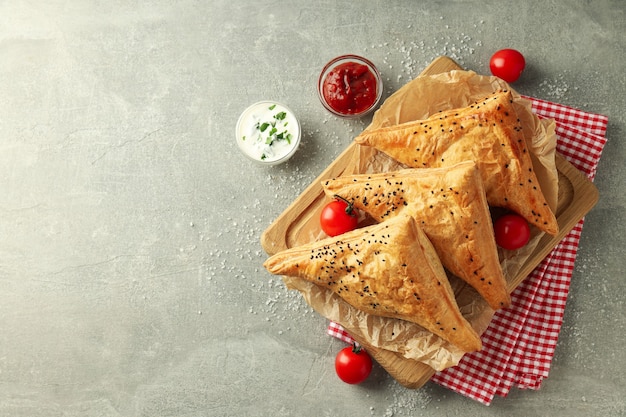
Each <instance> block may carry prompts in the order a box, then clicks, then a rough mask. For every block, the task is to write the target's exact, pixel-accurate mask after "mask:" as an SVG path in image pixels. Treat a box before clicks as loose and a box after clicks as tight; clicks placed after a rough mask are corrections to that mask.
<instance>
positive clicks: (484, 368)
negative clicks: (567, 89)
mask: <svg viewBox="0 0 626 417" xmlns="http://www.w3.org/2000/svg"><path fill="white" fill-rule="evenodd" d="M526 98H528V99H529V100H531V101H532V104H533V111H534V112H535V113H536V114H537V115H538V116H539V117H543V118H551V119H554V120H555V121H556V135H557V151H558V152H559V153H561V154H562V155H563V156H564V157H565V158H566V159H567V160H569V162H571V163H572V164H573V165H574V166H575V167H576V168H578V169H579V170H580V171H582V172H583V173H584V174H586V175H587V177H588V178H589V179H590V180H593V179H594V177H595V174H596V169H597V167H598V162H599V160H600V156H601V154H602V149H603V148H604V145H605V144H606V137H605V135H606V129H607V124H608V118H607V117H606V116H603V115H600V114H593V113H587V112H584V111H581V110H578V109H574V108H572V107H568V106H564V105H561V104H556V103H551V102H548V101H544V100H540V99H535V98H532V97H526ZM582 226H583V220H581V221H580V222H579V223H578V224H577V225H576V226H575V227H574V228H573V229H572V230H571V231H570V232H569V234H567V235H566V236H565V237H564V238H563V240H562V241H561V242H560V243H559V245H558V246H557V247H556V248H554V250H553V251H552V252H551V253H550V254H549V255H548V256H547V257H546V258H545V259H544V260H543V261H542V262H541V263H540V264H539V265H538V266H537V268H536V269H535V270H534V271H533V272H532V273H531V274H530V275H529V276H528V278H526V279H525V280H524V281H523V282H522V283H521V284H520V285H519V286H518V287H517V289H516V290H515V291H514V292H513V293H512V294H511V298H512V304H511V307H510V308H507V309H505V310H500V311H498V312H497V313H496V314H495V315H494V317H493V320H492V321H491V324H490V325H489V327H488V328H487V330H486V331H485V332H484V333H483V335H482V341H483V349H482V350H481V351H480V352H474V353H471V354H467V355H465V356H464V357H463V359H462V360H461V362H460V363H459V364H458V365H457V366H455V367H452V368H448V369H446V370H444V371H441V372H437V373H436V374H435V375H433V377H432V379H431V380H432V381H433V382H435V383H437V384H439V385H442V386H444V387H447V388H449V389H451V390H453V391H455V392H457V393H459V394H461V395H464V396H467V397H469V398H472V399H474V400H476V401H479V402H481V403H483V404H485V405H489V404H491V402H492V400H493V398H494V396H495V395H498V396H501V397H506V396H507V394H508V393H509V391H510V390H511V388H512V387H517V388H521V389H535V390H536V389H539V388H540V387H541V382H542V381H543V380H544V378H546V377H547V376H548V372H549V371H550V364H551V362H552V357H553V355H554V350H555V347H556V343H557V339H558V337H559V332H560V330H561V324H562V321H563V313H564V310H565V303H566V301H567V296H568V292H569V286H570V280H571V277H572V273H573V271H574V261H575V260H576V253H577V250H578V242H579V240H580V234H581V232H582ZM327 331H328V334H330V335H331V336H334V337H337V338H339V339H341V340H344V341H345V342H347V343H352V341H353V339H352V338H351V337H350V335H349V334H348V333H347V332H345V330H344V329H343V328H342V327H341V326H340V325H339V324H337V323H334V322H331V323H330V324H329V326H328V329H327Z"/></svg>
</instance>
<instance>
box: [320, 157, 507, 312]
mask: <svg viewBox="0 0 626 417" xmlns="http://www.w3.org/2000/svg"><path fill="white" fill-rule="evenodd" d="M322 187H323V188H324V192H325V193H326V194H327V195H329V196H333V195H339V196H341V197H343V198H345V199H347V200H349V201H353V203H354V207H356V208H358V209H361V210H364V211H365V212H367V213H368V214H369V215H370V216H372V217H373V218H374V219H376V220H377V221H384V220H386V219H388V218H391V217H394V216H396V215H398V214H400V213H404V214H409V215H411V216H413V217H414V218H415V219H416V220H417V222H418V225H419V226H420V227H421V228H422V229H423V230H424V232H425V233H426V235H427V236H428V238H429V239H430V241H431V242H432V244H433V246H434V247H435V250H436V252H437V254H438V255H439V258H440V259H441V262H442V263H443V266H444V267H446V268H447V269H448V270H449V271H450V272H451V273H453V274H454V275H456V276H457V277H459V278H461V279H462V280H464V281H465V282H467V283H468V284H470V285H471V286H472V287H474V288H475V289H476V290H477V291H478V292H479V293H480V294H481V295H482V296H483V298H485V300H486V301H487V302H488V303H489V305H490V306H491V307H492V308H493V309H494V310H495V309H498V308H503V307H507V306H508V305H509V304H510V297H509V293H508V291H507V289H506V280H505V279H504V275H503V273H502V268H501V266H500V262H499V259H498V250H497V247H496V242H495V238H494V233H493V224H492V222H491V216H490V213H489V206H488V205H487V200H486V197H485V191H484V188H483V183H482V180H481V178H480V174H479V172H478V170H477V168H476V164H474V163H473V162H472V161H466V162H463V163H460V164H456V165H454V166H451V167H445V168H422V169H415V168H412V169H404V170H400V171H394V172H388V173H376V174H357V175H351V176H341V177H338V178H335V179H332V180H328V181H325V182H323V183H322Z"/></svg>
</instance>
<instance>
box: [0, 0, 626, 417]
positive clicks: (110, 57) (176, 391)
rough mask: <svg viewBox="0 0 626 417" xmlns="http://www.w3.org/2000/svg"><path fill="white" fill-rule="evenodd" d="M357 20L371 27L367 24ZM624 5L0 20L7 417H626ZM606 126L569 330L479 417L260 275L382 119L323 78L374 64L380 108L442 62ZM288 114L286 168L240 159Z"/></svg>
mask: <svg viewBox="0 0 626 417" xmlns="http://www.w3.org/2000/svg"><path fill="white" fill-rule="evenodd" d="M365 4H367V5H365ZM625 8H626V7H625V3H624V2H623V1H621V0H612V1H611V0H598V1H581V2H578V1H555V0H547V1H546V0H541V1H539V0H532V1H528V2H518V1H495V0H487V1H460V0H459V1H420V2H413V1H408V0H407V1H390V2H388V1H372V2H367V3H365V2H334V1H321V0H312V1H311V0H308V1H301V0H298V1H292V2H276V1H267V0H256V1H223V0H217V1H208V0H207V1H189V0H186V1H175V2H172V1H161V0H158V1H154V2H147V3H143V2H139V4H138V3H137V2H126V1H115V2H100V1H90V0H78V1H63V2H59V1H50V2H26V1H16V2H8V1H2V2H0V184H1V190H2V192H1V193H0V297H1V301H0V416H34V417H37V416H226V415H228V416H266V415H272V416H276V417H278V416H283V415H284V416H292V415H293V416H340V415H350V416H352V415H354V416H369V415H373V416H392V415H393V416H410V415H424V416H431V415H432V416H435V415H437V416H438V415H465V416H479V415H480V416H482V415H508V416H528V415H537V416H556V415H567V416H569V417H575V416H598V415H602V416H617V415H624V413H625V404H624V392H625V391H624V386H625V384H626V379H625V377H624V370H625V369H626V358H625V354H624V347H623V341H624V332H625V330H626V329H625V328H624V323H625V313H624V311H625V308H624V301H623V300H624V290H625V283H624V282H625V281H624V276H623V271H624V270H626V256H625V255H626V253H625V250H624V240H625V234H624V223H625V218H624V213H625V212H626V211H625V205H626V201H625V198H624V193H623V190H624V185H625V183H626V170H625V169H624V161H625V151H626V147H625V145H624V143H625V141H624V137H625V135H626V129H625V123H626V121H625V118H624V109H625V108H626V105H625V104H626V103H625V100H624V97H625V96H626V88H625V75H624V74H625V72H624V70H625V64H626V60H625V58H624V43H625V41H626V39H625V35H624V34H625V33H626V22H625V15H624V11H625ZM503 47H513V48H517V49H520V50H522V51H523V52H524V54H525V55H526V58H527V62H528V69H527V71H526V72H525V74H524V76H523V78H522V79H521V80H520V82H518V83H517V84H516V85H515V87H516V88H517V89H518V90H519V91H520V92H521V93H524V94H529V95H533V96H536V97H539V98H543V99H547V100H553V101H558V102H561V103H563V104H567V105H571V106H575V107H579V108H582V109H585V110H588V111H592V112H597V113H603V114H606V115H608V116H609V118H610V125H609V130H608V137H609V141H608V144H607V145H606V148H605V152H604V155H603V158H602V160H601V163H600V167H599V170H598V174H597V178H596V184H597V186H598V188H599V190H600V194H601V199H600V202H599V203H598V205H597V206H596V207H595V208H594V210H593V211H592V212H591V213H590V214H589V215H588V216H587V223H586V225H585V228H584V231H583V237H582V240H581V245H580V251H579V256H578V260H577V263H576V269H575V274H574V277H573V283H572V289H571V294H570V298H569V301H568V307H567V310H566V314H565V322H564V326H563V331H562V334H561V337H560V340H559V344H558V348H557V351H556V357H555V359H554V362H553V364H552V371H551V374H550V377H549V378H548V379H547V380H546V381H545V382H544V384H543V387H542V388H541V390H539V391H517V390H514V391H513V392H512V393H511V394H510V396H509V397H508V398H506V399H496V400H495V401H494V403H493V404H492V405H491V406H490V407H488V408H487V407H484V406H482V405H479V404H478V403H475V402H473V401H471V400H469V399H466V398H463V397H461V396H459V395H457V394H454V393H452V392H450V391H447V390H446V389H443V388H441V387H438V386H436V385H434V384H427V385H426V386H425V387H424V388H423V389H421V390H418V391H412V390H407V389H404V388H402V387H401V386H399V385H398V384H397V383H396V382H394V381H393V379H391V378H390V377H389V376H388V375H387V374H386V373H385V372H384V371H383V370H382V369H381V368H380V367H378V366H376V367H375V369H374V372H373V374H372V376H371V377H370V379H369V380H368V382H367V383H365V384H364V385H362V386H357V387H355V386H348V385H345V384H342V383H340V382H339V381H338V379H337V378H336V376H335V374H334V370H333V359H334V355H335V353H336V352H337V351H338V350H339V349H340V348H341V347H342V346H343V344H342V342H339V341H337V340H335V339H332V338H330V337H328V336H326V335H325V333H324V329H325V326H326V321H325V320H324V319H323V318H321V317H319V316H318V315H316V314H315V313H313V312H312V311H311V309H310V308H308V307H307V306H306V304H305V303H304V302H303V301H302V300H301V299H300V297H299V295H298V294H297V293H292V292H288V291H286V290H285V288H284V287H283V285H282V282H281V281H280V279H277V278H276V277H272V276H270V275H269V274H267V273H266V272H265V271H264V270H263V269H262V266H261V264H262V262H263V260H264V259H265V254H264V252H263V251H262V249H261V247H260V245H259V237H260V234H261V233H262V231H263V230H264V229H265V228H266V227H267V226H268V225H269V224H270V223H271V222H272V221H273V220H274V218H275V217H276V216H277V215H278V214H279V213H280V212H281V211H282V210H283V209H285V208H286V207H287V205H288V204H289V203H290V202H291V201H292V200H293V199H294V198H295V197H296V196H297V195H298V194H299V193H300V192H301V191H302V190H303V189H304V188H305V187H306V186H307V185H308V184H309V183H310V182H311V181H312V180H313V179H314V178H315V177H316V176H317V175H318V174H319V173H320V172H321V170H322V169H323V168H324V167H325V166H327V165H328V164H329V163H330V162H331V161H332V160H333V159H334V158H335V157H336V156H337V155H338V154H339V153H340V152H341V151H342V150H343V149H344V148H345V147H346V146H347V145H348V144H349V142H350V140H351V138H352V137H353V136H354V135H355V134H356V133H357V132H358V131H359V130H361V129H362V128H363V127H364V126H365V125H366V124H367V123H368V119H363V120H358V121H343V120H339V119H336V118H335V117H332V116H330V115H329V114H328V113H327V112H326V111H325V110H324V109H323V108H322V106H321V105H320V103H319V101H318V99H317V96H316V91H315V82H316V79H317V75H318V72H319V70H320V69H321V66H322V65H323V64H324V63H325V62H326V61H327V60H329V59H330V58H332V57H334V56H336V55H338V54H342V53H357V54H362V55H365V56H367V57H368V58H370V59H371V60H373V61H374V62H375V63H376V64H377V65H378V67H379V69H380V70H381V71H382V73H383V76H384V79H385V84H386V89H385V91H386V95H388V94H389V93H391V92H393V91H395V90H396V89H397V88H399V87H400V86H401V85H403V84H404V83H406V82H407V81H408V80H410V79H411V78H412V77H414V76H415V75H417V74H419V72H420V71H421V70H422V69H423V68H424V67H425V66H426V65H427V64H428V63H429V62H430V61H431V60H432V59H433V58H435V57H437V56H439V55H448V56H450V57H452V58H454V59H456V60H457V61H458V62H459V63H460V64H462V65H463V66H465V67H466V68H468V69H472V70H474V71H477V72H481V73H486V72H488V60H489V57H490V55H491V54H492V53H493V52H494V51H495V50H497V49H500V48H503ZM260 99H273V100H280V101H283V102H285V103H286V104H287V105H288V106H290V107H291V108H292V109H293V110H294V111H295V112H296V113H297V114H298V115H299V116H300V119H301V122H302V126H303V130H304V137H303V144H302V146H301V148H300V150H299V151H298V153H297V154H296V156H295V157H294V158H293V159H292V160H291V161H290V162H289V163H287V164H285V165H282V166H278V167H273V168H264V167H259V166H254V165H251V164H250V163H249V162H248V161H247V160H245V159H244V158H243V157H242V156H241V155H240V154H239V153H238V151H237V150H236V145H235V142H234V137H233V131H234V126H235V122H236V119H237V116H238V114H239V113H240V112H241V111H242V110H243V109H244V108H245V107H246V106H247V105H249V104H250V103H252V102H254V101H257V100H260Z"/></svg>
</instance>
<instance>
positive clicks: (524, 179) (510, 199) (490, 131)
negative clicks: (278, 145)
mask: <svg viewBox="0 0 626 417" xmlns="http://www.w3.org/2000/svg"><path fill="white" fill-rule="evenodd" d="M512 102H513V99H512V96H511V92H510V91H507V90H505V91H499V92H497V93H494V94H493V95H491V96H488V97H486V98H485V99H484V100H481V101H478V102H476V103H474V104H472V105H471V106H468V107H465V108H461V109H453V110H447V111H443V112H440V113H436V114H434V115H432V116H431V117H430V118H428V119H426V120H419V121H412V122H407V123H402V124H399V125H395V126H388V127H384V128H380V129H374V130H366V131H364V132H363V133H362V134H360V135H359V136H358V137H356V138H355V141H356V142H357V143H359V144H362V145H369V146H373V147H375V148H376V149H378V150H380V151H382V152H384V153H386V154H387V155H389V156H391V157H392V158H394V159H396V160H397V161H399V162H402V163H403V164H405V165H407V166H409V167H413V168H425V167H432V168H434V167H441V166H447V165H451V164H455V163H458V162H461V161H465V160H468V159H472V160H474V161H475V162H476V164H478V167H479V170H480V172H481V175H482V178H483V181H484V183H485V190H486V192H487V201H488V202H489V204H490V205H492V206H497V207H504V208H507V209H509V210H512V211H514V212H517V213H518V214H520V215H521V216H522V217H524V218H526V219H527V220H528V222H530V223H531V224H534V225H535V226H537V227H538V228H539V229H540V230H543V231H545V232H546V233H549V234H552V235H555V234H556V233H557V232H558V224H557V221H556V217H555V216H554V213H553V212H552V210H551V209H550V206H549V205H548V203H547V202H546V199H545V197H544V195H543V193H542V192H541V188H540V186H539V181H538V180H537V177H536V176H535V173H534V171H533V165H532V161H531V158H530V154H529V151H528V149H527V147H526V144H525V139H524V135H523V134H522V132H521V130H522V125H521V123H520V121H519V119H518V116H517V113H516V111H515V108H514V107H513V105H512Z"/></svg>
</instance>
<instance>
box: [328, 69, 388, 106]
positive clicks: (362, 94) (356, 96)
mask: <svg viewBox="0 0 626 417" xmlns="http://www.w3.org/2000/svg"><path fill="white" fill-rule="evenodd" d="M376 83H377V80H376V76H375V75H374V74H373V73H372V71H370V69H369V68H368V67H367V66H365V65H363V64H359V63H357V62H345V63H343V64H340V65H338V66H337V67H335V68H333V69H332V70H331V71H330V72H329V73H328V74H327V75H326V78H325V79H324V82H323V84H322V94H323V95H324V100H325V101H326V103H327V104H328V105H329V106H330V107H331V108H332V109H333V110H335V111H336V112H338V113H341V114H359V113H362V112H364V111H366V110H367V109H369V108H370V107H372V105H373V104H374V102H375V101H376V99H377V93H378V90H377V88H378V86H377V84H376Z"/></svg>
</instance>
